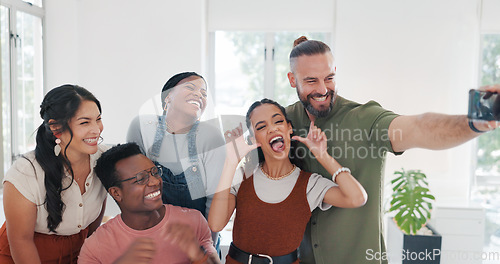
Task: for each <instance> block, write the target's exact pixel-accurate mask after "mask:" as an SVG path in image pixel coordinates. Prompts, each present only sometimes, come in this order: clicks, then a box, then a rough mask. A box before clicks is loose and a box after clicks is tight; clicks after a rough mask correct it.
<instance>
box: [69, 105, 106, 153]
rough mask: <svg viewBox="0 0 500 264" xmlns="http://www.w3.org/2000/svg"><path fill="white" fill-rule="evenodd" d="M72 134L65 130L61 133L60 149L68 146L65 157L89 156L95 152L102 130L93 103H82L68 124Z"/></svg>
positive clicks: (100, 121)
mask: <svg viewBox="0 0 500 264" xmlns="http://www.w3.org/2000/svg"><path fill="white" fill-rule="evenodd" d="M68 126H69V128H70V129H71V131H72V132H73V138H72V137H71V132H70V131H69V130H68V129H66V130H65V131H64V132H62V133H61V137H60V139H61V148H62V150H63V151H64V149H65V148H66V146H67V145H68V144H69V145H68V150H67V153H66V154H67V155H68V157H69V156H77V155H90V154H94V153H96V152H97V143H98V141H99V137H100V135H101V132H102V130H103V129H104V128H103V125H102V120H101V112H99V108H98V107H97V105H96V103H95V102H93V101H87V100H85V101H82V102H81V104H80V107H79V108H78V110H77V111H76V113H75V116H73V117H72V118H71V119H70V120H69V122H68Z"/></svg>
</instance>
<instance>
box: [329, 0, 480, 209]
mask: <svg viewBox="0 0 500 264" xmlns="http://www.w3.org/2000/svg"><path fill="white" fill-rule="evenodd" d="M478 3H479V1H471V0H440V1H433V0H423V1H422V0H418V1H417V0H411V1H397V0H377V1H370V0H357V1H344V0H340V1H337V10H338V12H337V27H336V42H335V43H336V53H337V54H336V59H337V67H338V68H337V78H338V86H339V89H340V94H341V95H344V96H346V97H347V98H352V99H355V100H356V101H359V102H366V101H369V100H376V101H378V102H379V103H380V104H381V105H382V106H383V107H385V108H386V109H389V110H393V111H394V112H396V113H399V114H405V115H413V114H420V113H424V112H439V113H447V114H466V113H467V97H468V93H467V92H468V90H469V89H470V88H473V87H476V86H477V67H478V66H477V65H478V55H479V49H478V45H479V39H478V34H479V31H478V29H479V24H478V21H479V19H478ZM472 147H473V146H472V143H468V144H464V145H462V146H459V147H456V148H453V149H451V150H444V151H428V150H409V151H406V153H405V154H404V155H402V156H400V157H394V155H392V154H389V155H388V157H389V158H388V160H387V164H386V169H385V171H386V179H387V180H386V182H388V180H389V179H392V177H393V175H392V174H393V172H394V170H399V169H401V167H404V168H405V169H421V170H423V171H424V172H425V173H427V176H428V177H429V178H430V188H431V191H433V193H434V194H436V196H437V197H436V198H437V201H438V203H448V202H450V203H461V202H465V201H466V200H467V198H468V194H469V190H468V188H469V182H470V180H469V179H470V175H471V155H472V154H471V153H472ZM450 186H452V187H451V188H450ZM386 194H389V192H386Z"/></svg>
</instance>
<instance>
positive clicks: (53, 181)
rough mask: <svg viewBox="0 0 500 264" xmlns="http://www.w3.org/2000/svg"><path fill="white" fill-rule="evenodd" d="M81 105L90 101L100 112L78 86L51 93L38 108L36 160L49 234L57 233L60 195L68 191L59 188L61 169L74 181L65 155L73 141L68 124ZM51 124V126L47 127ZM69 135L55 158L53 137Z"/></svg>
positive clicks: (62, 206)
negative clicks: (42, 175) (41, 175)
mask: <svg viewBox="0 0 500 264" xmlns="http://www.w3.org/2000/svg"><path fill="white" fill-rule="evenodd" d="M82 101H92V102H94V103H95V104H96V105H97V108H99V112H101V104H100V103H99V101H98V100H97V99H96V98H95V96H94V95H93V94H92V93H91V92H89V91H87V90H86V89H85V88H82V87H80V86H77V85H71V84H65V85H62V86H59V87H56V88H54V89H52V90H50V91H49V92H48V93H47V94H46V95H45V97H44V98H43V101H42V104H41V105H40V117H41V118H42V119H43V123H42V124H41V125H40V126H39V127H38V131H37V134H36V147H35V158H36V160H37V162H38V163H39V164H40V166H41V167H42V169H43V171H44V172H45V182H44V183H45V189H46V191H47V192H46V195H45V202H44V204H45V208H46V209H47V211H48V214H49V216H48V217H47V227H48V229H49V230H50V231H52V232H56V231H55V230H56V228H57V227H58V226H59V224H60V223H61V221H62V214H63V211H64V207H65V205H64V203H63V201H62V199H61V192H63V191H64V190H66V189H68V188H69V187H70V186H71V184H72V183H71V184H70V185H68V186H62V179H63V177H64V168H66V169H67V170H68V172H69V173H70V174H71V177H72V178H74V173H73V169H72V168H71V164H70V162H69V160H68V157H67V155H66V151H67V149H68V147H69V145H70V144H71V141H72V140H73V131H71V128H70V127H69V121H70V119H71V118H72V117H74V116H75V114H76V111H77V110H78V108H79V107H80V105H81V103H82ZM49 122H50V123H49ZM51 125H58V127H59V128H58V130H57V131H52V130H51V129H50V126H51ZM64 131H69V133H70V135H71V138H70V140H69V142H68V144H67V145H66V147H65V148H64V150H63V151H61V154H62V155H59V156H55V155H54V146H55V145H56V143H55V140H56V137H55V136H54V133H62V132H64Z"/></svg>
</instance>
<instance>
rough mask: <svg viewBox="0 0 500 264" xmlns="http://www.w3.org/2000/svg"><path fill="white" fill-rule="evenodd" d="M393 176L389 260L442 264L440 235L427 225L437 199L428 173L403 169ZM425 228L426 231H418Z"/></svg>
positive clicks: (389, 222)
mask: <svg viewBox="0 0 500 264" xmlns="http://www.w3.org/2000/svg"><path fill="white" fill-rule="evenodd" d="M394 175H395V179H393V180H392V181H391V187H392V191H393V193H392V195H391V199H390V201H389V202H390V208H389V210H388V212H392V213H393V214H394V217H393V218H392V221H388V233H387V252H388V258H389V261H390V263H401V262H400V261H402V263H404V264H406V263H419V264H420V263H439V262H440V254H441V235H439V234H438V233H437V232H436V231H435V230H433V229H432V227H430V226H429V225H428V224H427V222H428V221H429V219H430V218H431V210H432V202H433V201H435V197H434V196H433V195H432V194H430V191H429V188H428V186H429V183H428V182H427V176H426V175H425V174H424V173H423V172H421V171H420V170H408V171H405V170H404V169H401V171H395V172H394ZM424 227H425V228H424ZM422 229H425V230H427V232H424V233H425V234H424V233H422V232H419V230H422ZM429 230H430V231H429Z"/></svg>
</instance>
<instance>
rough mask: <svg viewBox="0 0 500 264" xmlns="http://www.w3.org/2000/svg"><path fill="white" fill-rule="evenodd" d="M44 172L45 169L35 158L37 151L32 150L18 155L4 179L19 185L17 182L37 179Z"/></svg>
mask: <svg viewBox="0 0 500 264" xmlns="http://www.w3.org/2000/svg"><path fill="white" fill-rule="evenodd" d="M42 173H43V170H42V168H41V167H40V164H39V163H38V162H37V160H36V158H35V151H30V152H27V153H25V154H23V155H19V156H18V157H17V159H16V160H15V161H14V162H13V163H12V166H11V167H10V169H9V170H8V171H7V173H5V177H4V179H3V181H4V182H5V181H9V182H11V183H14V185H17V183H23V182H25V180H28V181H29V180H30V179H31V180H37V179H38V177H40V176H41V174H42Z"/></svg>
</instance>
